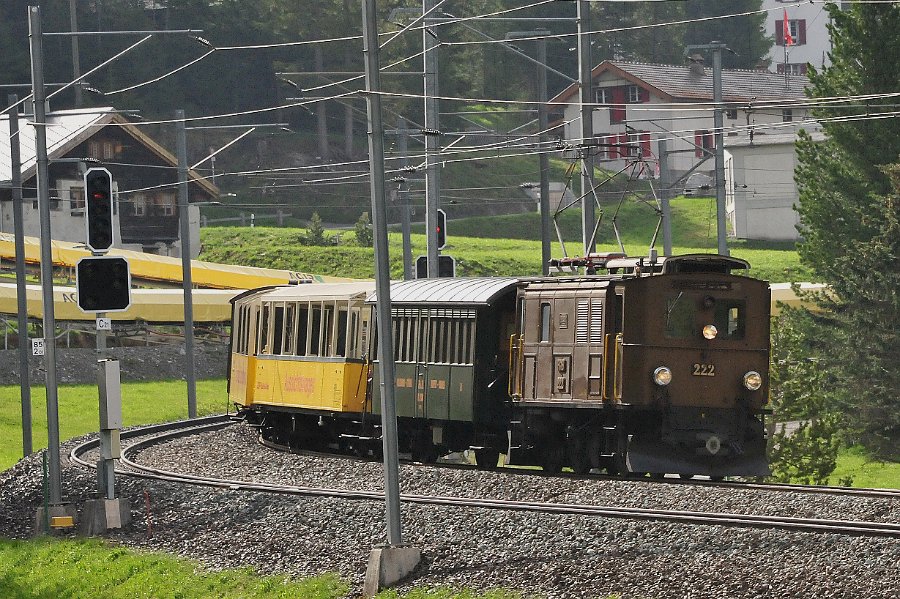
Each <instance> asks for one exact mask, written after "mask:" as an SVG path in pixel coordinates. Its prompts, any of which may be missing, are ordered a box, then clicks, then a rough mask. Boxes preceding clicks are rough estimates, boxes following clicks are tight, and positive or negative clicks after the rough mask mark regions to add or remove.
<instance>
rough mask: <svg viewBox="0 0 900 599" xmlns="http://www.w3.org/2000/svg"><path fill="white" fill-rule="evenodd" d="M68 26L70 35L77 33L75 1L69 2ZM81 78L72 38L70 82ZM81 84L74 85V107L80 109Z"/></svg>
mask: <svg viewBox="0 0 900 599" xmlns="http://www.w3.org/2000/svg"><path fill="white" fill-rule="evenodd" d="M69 25H70V28H71V30H72V33H77V32H78V14H77V11H76V10H75V0H69ZM80 77H81V57H80V56H79V52H78V36H77V35H73V36H72V81H78V79H79V78H80ZM81 87H82V86H81V83H80V82H79V83H78V84H76V85H75V107H76V108H81V104H82V101H81Z"/></svg>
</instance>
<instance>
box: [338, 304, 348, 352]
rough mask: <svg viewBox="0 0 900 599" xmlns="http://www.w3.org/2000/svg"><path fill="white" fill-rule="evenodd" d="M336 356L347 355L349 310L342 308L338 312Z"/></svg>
mask: <svg viewBox="0 0 900 599" xmlns="http://www.w3.org/2000/svg"><path fill="white" fill-rule="evenodd" d="M335 355H337V356H346V355H347V308H340V309H339V310H338V318H337V348H336V349H335Z"/></svg>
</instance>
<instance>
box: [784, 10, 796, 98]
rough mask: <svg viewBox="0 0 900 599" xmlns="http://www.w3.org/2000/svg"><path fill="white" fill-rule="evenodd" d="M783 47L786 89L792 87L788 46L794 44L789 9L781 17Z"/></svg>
mask: <svg viewBox="0 0 900 599" xmlns="http://www.w3.org/2000/svg"><path fill="white" fill-rule="evenodd" d="M781 19H782V21H781V46H782V48H783V49H784V87H785V88H788V87H790V79H789V78H788V46H789V45H790V44H792V43H794V39H793V38H792V37H791V23H790V21H788V14H787V9H786V8H785V9H784V13H783V16H782V17H781Z"/></svg>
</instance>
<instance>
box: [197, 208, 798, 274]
mask: <svg viewBox="0 0 900 599" xmlns="http://www.w3.org/2000/svg"><path fill="white" fill-rule="evenodd" d="M672 210H673V223H675V226H674V227H673V230H672V239H673V246H674V247H673V251H674V253H676V254H687V253H715V251H716V235H715V227H714V221H715V202H714V200H712V199H711V198H684V199H679V200H674V201H673V202H672ZM447 211H448V216H449V218H450V219H451V220H450V222H449V223H448V225H447V230H448V236H447V247H446V248H445V249H444V250H443V252H442V253H444V254H448V255H451V256H453V257H454V258H455V259H456V263H457V275H458V276H469V277H475V276H529V275H535V274H540V271H541V268H540V267H541V264H540V261H541V244H540V215H539V214H537V213H534V212H531V213H523V214H514V215H504V216H493V217H472V218H465V219H458V220H453V217H452V207H448V208H447ZM580 218H581V217H580V213H579V212H578V211H567V212H566V213H564V214H563V215H562V216H561V218H560V219H559V221H558V228H559V231H560V233H561V234H562V238H563V240H564V242H565V248H566V253H565V254H564V253H563V251H562V246H561V245H560V242H559V241H558V240H555V241H554V242H553V243H552V244H551V255H552V256H553V257H562V256H564V255H566V254H567V255H570V256H571V255H578V254H580V253H581V251H580V245H581V242H580V239H581V234H580V230H581V224H580ZM710 219H712V221H711V220H710ZM657 220H658V219H657V216H656V212H655V208H653V207H651V206H649V205H647V204H645V203H643V202H635V201H628V202H623V203H622V205H621V206H619V205H618V204H615V205H611V206H607V207H605V208H604V214H603V217H602V220H601V225H600V229H599V233H598V243H597V250H598V251H601V252H602V251H619V250H618V245H617V244H616V241H615V240H616V233H615V230H616V229H618V233H619V237H620V238H621V240H622V244H623V246H624V247H625V250H626V252H627V253H629V254H630V255H646V254H647V253H648V251H649V246H650V240H651V239H652V237H653V232H654V230H655V228H656V223H657ZM614 222H615V225H616V229H614V227H613V223H614ZM711 222H712V223H713V224H710V223H711ZM395 228H396V227H392V232H391V233H390V234H389V236H388V243H389V253H390V263H391V276H392V277H393V278H401V277H402V273H403V267H402V260H403V239H402V236H401V234H400V233H399V232H396V231H393V229H395ZM304 232H305V229H297V228H272V227H253V228H249V227H247V228H237V227H207V228H203V229H201V242H202V253H201V255H200V258H201V259H202V260H207V261H210V262H220V263H226V264H241V265H246V266H259V267H267V268H280V269H288V270H297V271H303V272H310V273H316V274H321V275H329V276H337V277H348V278H373V277H374V276H375V272H374V260H373V250H372V248H366V247H359V246H358V245H357V244H356V241H355V236H354V233H353V231H352V230H351V231H346V230H344V231H331V232H330V233H331V234H332V235H334V236H335V237H337V238H339V239H340V243H339V245H334V246H327V247H320V246H307V245H303V235H304ZM410 240H411V244H412V252H413V256H414V257H415V256H419V255H422V254H424V253H425V235H424V228H423V226H422V225H421V224H418V225H414V227H413V234H412V235H411V237H410ZM656 247H657V249H658V250H659V251H660V252H661V250H662V237H661V235H660V237H659V239H658V240H657V243H656ZM729 248H730V251H731V253H732V255H733V256H735V257H738V258H743V259H745V260H748V261H749V262H750V264H751V267H752V270H751V274H752V275H753V276H755V277H759V278H762V279H766V280H769V281H771V282H789V281H808V280H811V278H812V275H811V273H810V272H809V271H808V270H807V269H806V268H804V267H803V266H802V265H801V264H800V261H799V259H798V257H797V252H796V250H795V249H794V246H793V244H785V243H765V242H748V241H734V240H732V241H731V242H730V243H729Z"/></svg>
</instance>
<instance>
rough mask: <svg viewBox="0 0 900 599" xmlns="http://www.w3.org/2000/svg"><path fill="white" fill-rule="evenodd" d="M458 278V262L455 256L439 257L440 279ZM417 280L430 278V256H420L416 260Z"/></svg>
mask: <svg viewBox="0 0 900 599" xmlns="http://www.w3.org/2000/svg"><path fill="white" fill-rule="evenodd" d="M455 276H456V260H454V258H453V256H447V255H443V256H438V277H455ZM416 278H417V279H427V278H428V256H419V257H418V258H416Z"/></svg>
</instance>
